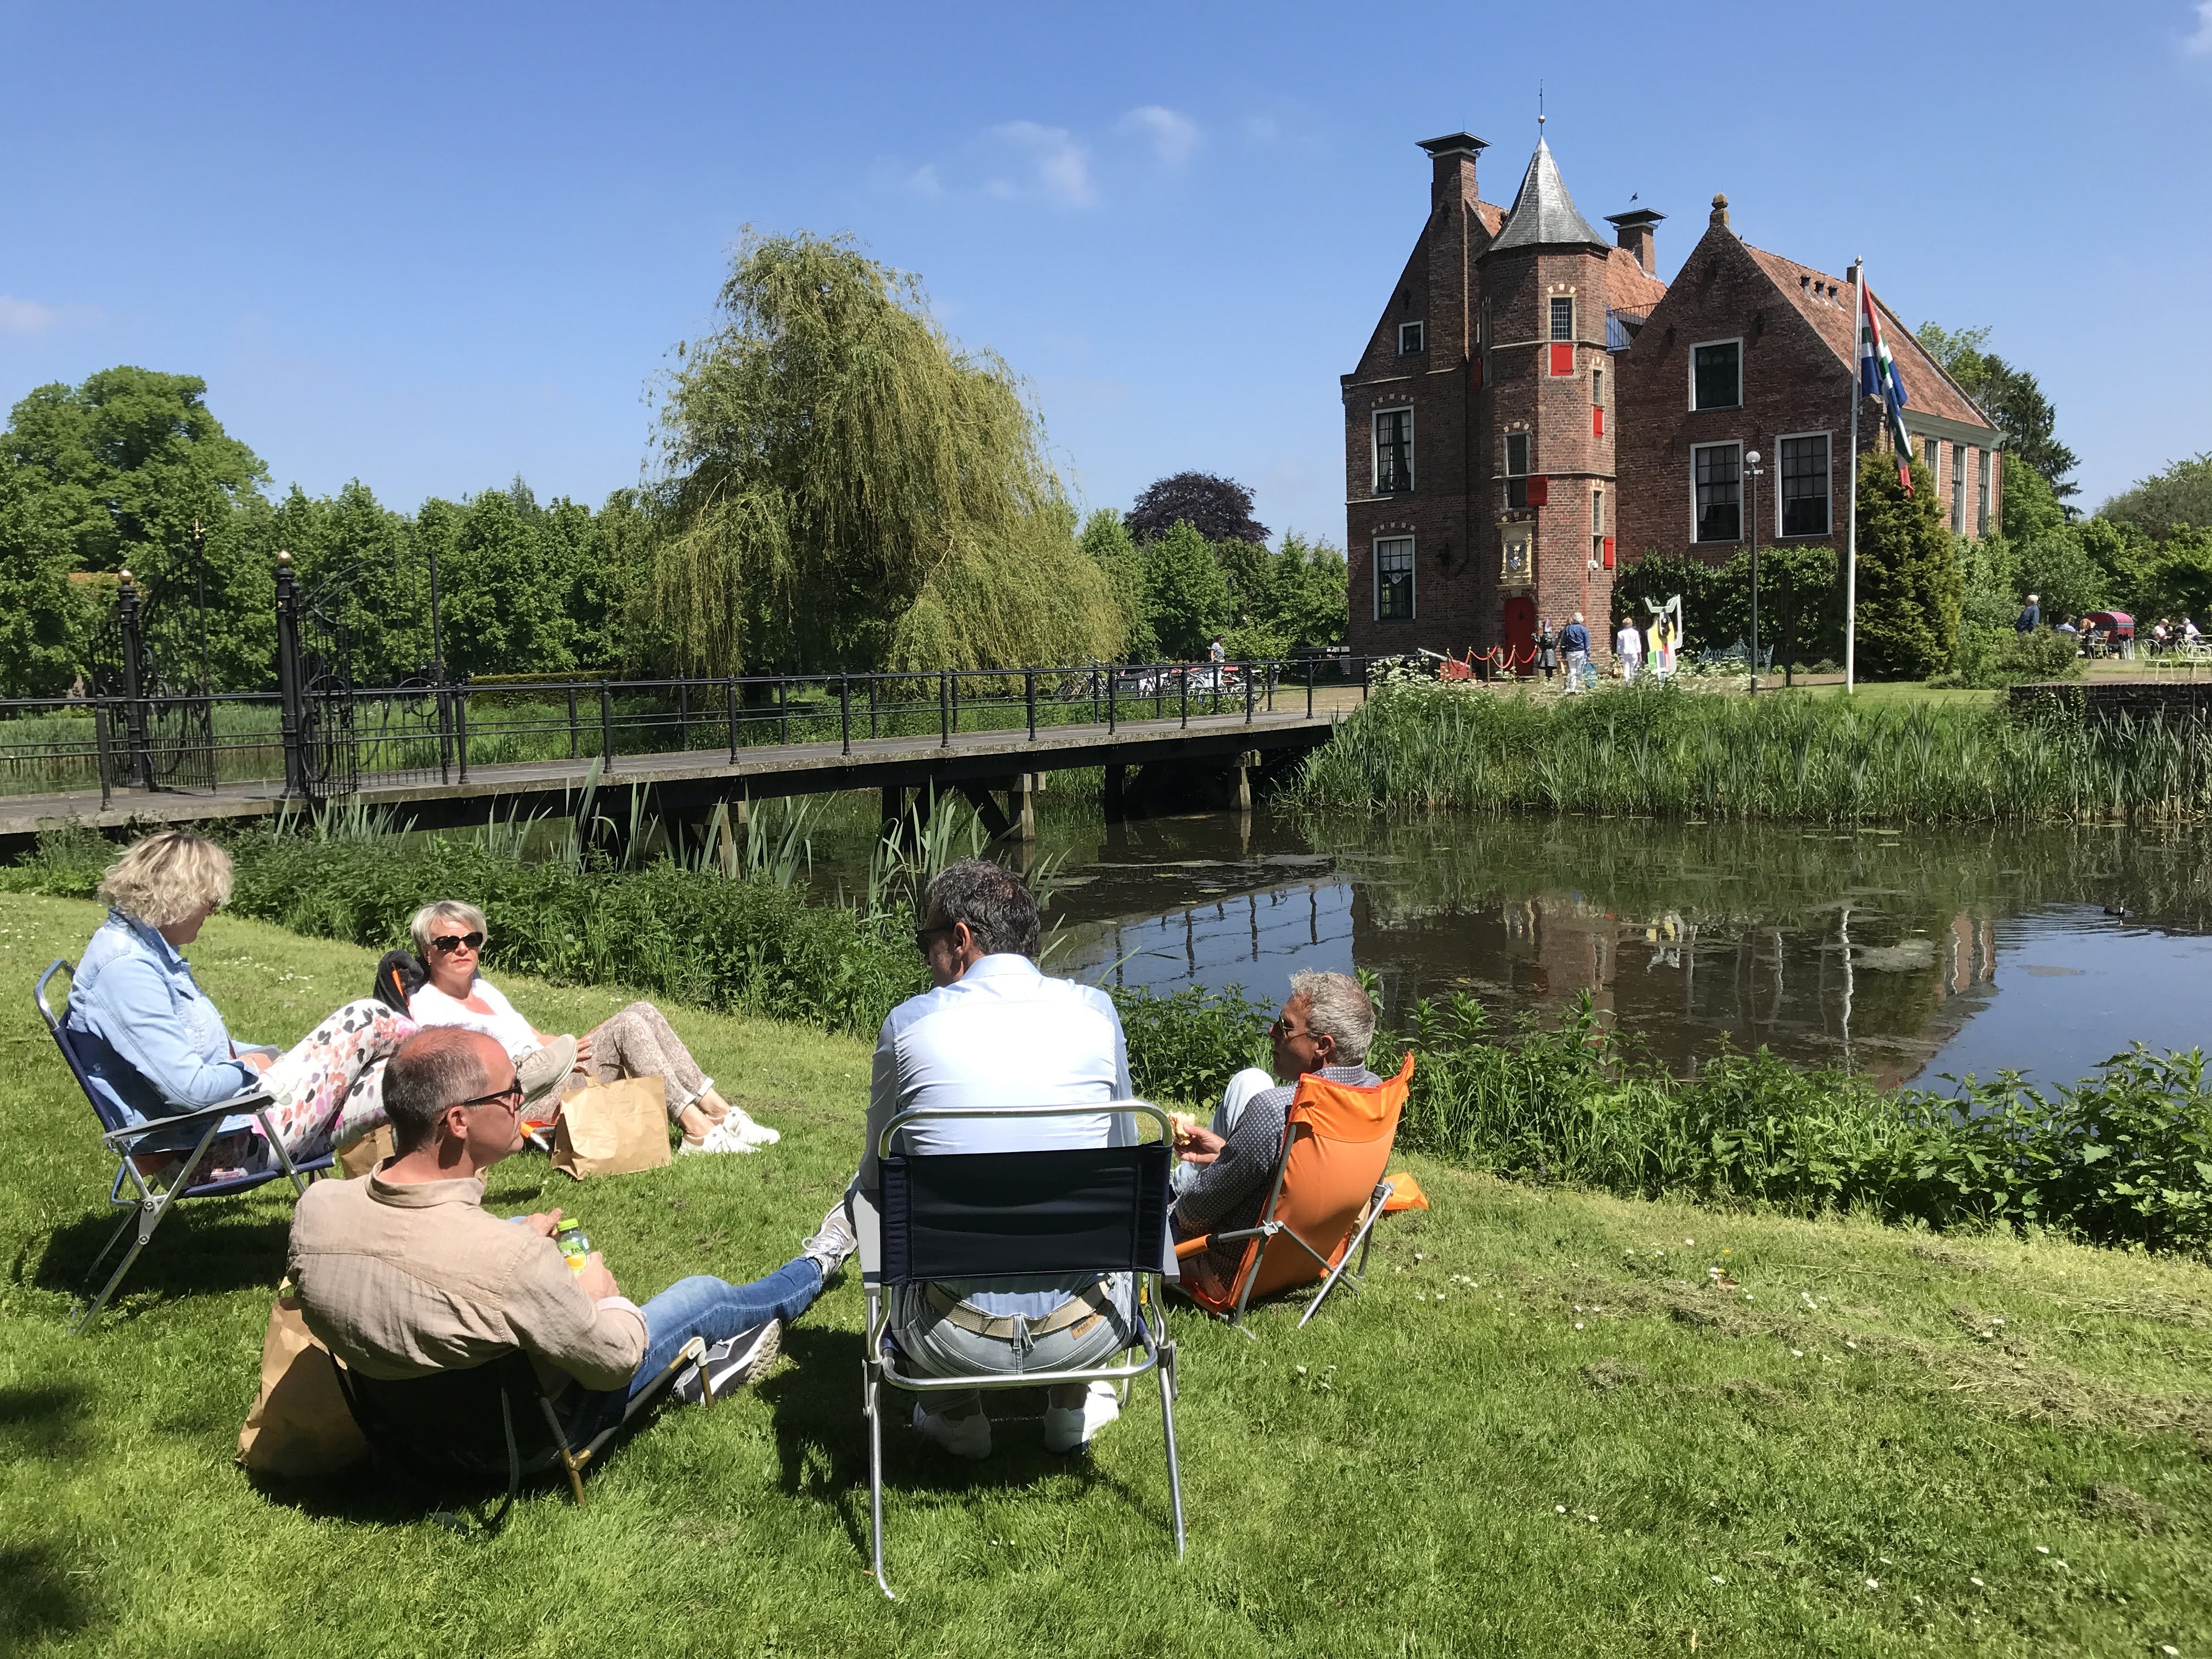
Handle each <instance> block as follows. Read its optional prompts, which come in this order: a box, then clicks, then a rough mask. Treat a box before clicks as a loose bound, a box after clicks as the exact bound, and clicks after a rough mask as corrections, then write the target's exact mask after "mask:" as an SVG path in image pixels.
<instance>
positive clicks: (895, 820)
mask: <svg viewBox="0 0 2212 1659" xmlns="http://www.w3.org/2000/svg"><path fill="white" fill-rule="evenodd" d="M905 816H906V790H905V788H904V787H903V786H902V785H899V784H896V783H887V784H885V785H884V787H883V838H884V840H885V841H889V840H890V838H891V837H892V836H896V835H897V834H898V832H899V820H900V819H901V818H902V817H905Z"/></svg>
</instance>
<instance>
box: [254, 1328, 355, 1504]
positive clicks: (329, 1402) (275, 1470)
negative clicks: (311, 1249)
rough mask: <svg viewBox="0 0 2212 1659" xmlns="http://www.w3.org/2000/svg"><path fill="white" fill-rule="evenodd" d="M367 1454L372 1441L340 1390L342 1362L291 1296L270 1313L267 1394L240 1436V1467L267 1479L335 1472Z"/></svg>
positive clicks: (264, 1359) (264, 1374)
mask: <svg viewBox="0 0 2212 1659" xmlns="http://www.w3.org/2000/svg"><path fill="white" fill-rule="evenodd" d="M366 1456H368V1441H366V1440H364V1439H362V1434H361V1430H360V1428H359V1427H358V1425H356V1424H355V1422H354V1420H353V1413H352V1412H350V1411H349V1410H348V1409H347V1408H346V1402H345V1396H344V1395H343V1394H341V1393H339V1392H338V1373H337V1360H335V1359H333V1358H331V1351H330V1350H329V1349H328V1348H325V1346H323V1345H322V1344H321V1343H319V1342H318V1341H317V1340H315V1338H314V1335H313V1333H312V1332H310V1331H309V1330H308V1329H307V1322H306V1321H305V1320H303V1319H301V1317H300V1299H299V1297H296V1296H294V1295H292V1294H290V1292H289V1290H288V1291H286V1293H285V1294H283V1295H281V1296H279V1297H277V1298H276V1306H275V1307H273V1308H271V1309H270V1310H269V1330H268V1334H266V1335H264V1337H263V1338H262V1339H261V1392H260V1394H259V1395H257V1396H256V1397H255V1399H254V1401H253V1409H252V1411H251V1412H248V1413H246V1426H245V1427H244V1428H242V1429H240V1431H239V1432H238V1462H239V1465H240V1468H248V1469H252V1470H255V1471H257V1472H258V1473H260V1474H284V1475H303V1474H337V1472H338V1471H339V1470H340V1469H345V1468H352V1467H353V1465H355V1464H356V1463H358V1462H361V1460H362V1458H364V1457H366Z"/></svg>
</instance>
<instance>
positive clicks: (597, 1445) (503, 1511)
mask: <svg viewBox="0 0 2212 1659" xmlns="http://www.w3.org/2000/svg"><path fill="white" fill-rule="evenodd" d="M514 1353H515V1355H516V1356H520V1354H521V1350H520V1349H517V1350H515V1351H514ZM490 1363H491V1364H504V1363H509V1362H508V1361H505V1360H494V1361H492V1362H490ZM686 1366H690V1367H692V1368H693V1369H695V1370H697V1371H698V1373H699V1383H700V1388H701V1389H702V1392H703V1395H704V1397H705V1403H706V1404H707V1405H708V1407H712V1406H713V1405H714V1376H713V1374H712V1373H711V1372H709V1371H708V1369H707V1339H706V1338H705V1337H703V1336H695V1337H693V1338H692V1339H691V1340H690V1341H689V1342H686V1343H685V1344H684V1346H683V1347H682V1348H680V1349H678V1351H677V1354H676V1357H675V1358H673V1359H671V1360H670V1361H669V1362H668V1364H667V1365H666V1366H665V1367H664V1368H663V1369H662V1370H661V1372H660V1375H659V1376H656V1377H654V1378H653V1384H652V1386H651V1387H650V1388H647V1389H644V1390H642V1391H641V1392H640V1393H639V1394H638V1395H636V1397H635V1398H634V1399H632V1400H631V1401H629V1403H628V1404H627V1405H625V1406H624V1407H623V1414H622V1416H621V1417H620V1418H618V1419H616V1421H614V1422H612V1423H611V1424H609V1425H607V1426H606V1427H605V1428H604V1429H601V1430H600V1431H599V1432H598V1433H597V1434H595V1435H593V1436H592V1437H591V1438H590V1439H589V1440H587V1441H586V1442H585V1443H584V1444H583V1445H582V1446H581V1447H580V1448H578V1447H575V1446H573V1445H571V1444H570V1443H569V1440H568V1430H567V1429H565V1428H564V1427H562V1423H561V1413H560V1412H559V1410H558V1409H557V1408H556V1407H555V1406H554V1404H553V1401H552V1400H551V1399H550V1397H549V1396H548V1395H547V1394H546V1392H545V1389H544V1385H543V1384H542V1383H539V1382H538V1375H537V1372H536V1370H534V1369H532V1370H531V1372H530V1392H531V1396H532V1398H533V1399H534V1400H536V1401H537V1402H538V1411H539V1413H541V1414H542V1415H543V1416H544V1419H545V1429H546V1433H547V1434H548V1436H549V1437H550V1439H551V1442H552V1444H551V1445H550V1448H549V1449H547V1450H546V1451H545V1452H544V1453H539V1454H535V1455H532V1456H531V1457H529V1458H525V1457H524V1456H523V1455H522V1453H521V1449H520V1445H519V1444H518V1443H517V1442H516V1440H515V1436H514V1394H513V1390H512V1389H510V1388H509V1387H508V1386H507V1383H506V1381H505V1380H504V1379H501V1382H500V1384H499V1418H500V1428H501V1432H502V1434H503V1435H504V1437H505V1439H506V1443H507V1492H506V1493H505V1495H504V1496H502V1497H501V1499H500V1503H499V1508H498V1509H496V1510H494V1511H493V1512H492V1514H491V1516H489V1519H487V1518H486V1517H485V1516H484V1515H483V1513H482V1512H481V1509H480V1506H479V1505H477V1504H470V1505H468V1509H469V1512H470V1514H471V1516H472V1517H473V1518H474V1519H475V1521H476V1522H477V1525H478V1526H480V1527H482V1528H483V1529H484V1531H485V1532H487V1533H496V1532H497V1531H498V1530H499V1529H500V1527H501V1524H502V1523H504V1522H505V1521H506V1519H507V1511H508V1510H511V1509H513V1507H514V1500H515V1497H516V1495H517V1494H518V1493H520V1492H521V1490H522V1482H523V1480H524V1478H525V1477H526V1476H529V1475H537V1474H546V1473H548V1472H550V1470H552V1469H554V1468H556V1467H557V1468H560V1469H561V1470H562V1473H563V1474H566V1475H567V1476H568V1497H569V1500H570V1501H571V1502H572V1503H575V1504H581V1503H582V1502H583V1501H584V1471H585V1468H586V1465H587V1464H589V1463H590V1462H592V1460H593V1459H594V1458H597V1457H598V1456H599V1454H600V1453H602V1452H603V1451H605V1449H606V1447H607V1443H608V1442H609V1441H611V1440H612V1439H613V1438H614V1437H616V1436H617V1435H618V1434H621V1433H622V1432H623V1431H624V1430H626V1429H628V1428H629V1426H630V1425H631V1424H632V1423H633V1422H635V1420H636V1419H637V1418H638V1416H639V1414H640V1413H642V1412H643V1411H644V1410H645V1409H646V1408H647V1407H648V1406H650V1405H652V1404H653V1401H656V1400H657V1399H659V1396H660V1395H661V1393H662V1391H663V1390H664V1389H666V1388H667V1387H668V1385H669V1384H670V1383H673V1382H674V1381H675V1380H676V1378H677V1377H678V1376H679V1375H681V1374H682V1372H683V1370H684V1368H685V1367H686ZM335 1369H336V1370H337V1376H338V1389H339V1392H340V1393H342V1394H343V1395H345V1402H346V1409H347V1410H349V1411H350V1412H351V1413H353V1417H354V1421H355V1423H356V1424H357V1425H359V1426H360V1428H361V1431H362V1435H363V1437H368V1434H369V1428H368V1423H367V1421H365V1420H364V1419H365V1417H366V1415H367V1413H364V1412H363V1410H362V1404H361V1397H360V1395H359V1394H358V1393H357V1392H356V1390H357V1389H358V1387H359V1382H360V1380H359V1379H357V1378H356V1377H355V1376H354V1374H353V1373H352V1372H351V1371H350V1370H348V1369H347V1368H346V1367H345V1366H343V1365H338V1366H337V1367H335ZM400 1386H403V1387H404V1384H402V1385H400ZM369 1444H370V1449H372V1450H374V1451H376V1452H379V1453H380V1455H383V1456H384V1457H385V1458H386V1461H388V1462H392V1463H394V1464H396V1465H397V1466H398V1468H400V1470H401V1472H402V1473H403V1474H406V1475H408V1476H409V1477H410V1478H411V1479H413V1480H416V1481H417V1482H419V1483H421V1484H422V1485H424V1486H428V1485H429V1484H430V1482H429V1480H428V1478H427V1477H426V1476H425V1475H424V1474H423V1473H422V1470H420V1469H418V1468H414V1467H412V1466H410V1465H409V1464H408V1463H406V1462H404V1461H403V1460H400V1459H398V1458H396V1457H393V1456H392V1455H391V1454H390V1453H389V1452H386V1451H385V1450H384V1449H383V1448H382V1447H380V1446H379V1445H377V1443H376V1442H375V1441H374V1439H371V1440H370V1442H369ZM454 1473H456V1474H459V1473H460V1471H459V1470H456V1471H454Z"/></svg>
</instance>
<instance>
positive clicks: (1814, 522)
mask: <svg viewBox="0 0 2212 1659" xmlns="http://www.w3.org/2000/svg"><path fill="white" fill-rule="evenodd" d="M1774 447H1775V450H1776V452H1777V453H1778V456H1779V465H1778V468H1777V471H1778V474H1779V477H1778V482H1777V483H1776V486H1775V491H1774V506H1775V521H1774V533H1775V534H1776V535H1778V536H1825V535H1826V534H1827V533H1828V530H1829V526H1830V524H1831V522H1832V511H1833V509H1832V507H1831V506H1830V502H1831V501H1832V495H1831V494H1830V489H1831V486H1830V482H1829V467H1830V456H1829V441H1828V435H1827V434H1826V433H1825V432H1800V433H1796V434H1784V435H1783V436H1782V437H1780V438H1778V439H1777V440H1776V441H1775V445H1774Z"/></svg>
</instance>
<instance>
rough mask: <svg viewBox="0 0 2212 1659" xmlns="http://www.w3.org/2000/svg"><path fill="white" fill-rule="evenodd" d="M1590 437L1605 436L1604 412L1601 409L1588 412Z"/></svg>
mask: <svg viewBox="0 0 2212 1659" xmlns="http://www.w3.org/2000/svg"><path fill="white" fill-rule="evenodd" d="M1590 436H1591V437H1593V438H1602V437H1603V436H1605V411H1604V410H1602V409H1593V410H1590Z"/></svg>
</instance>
